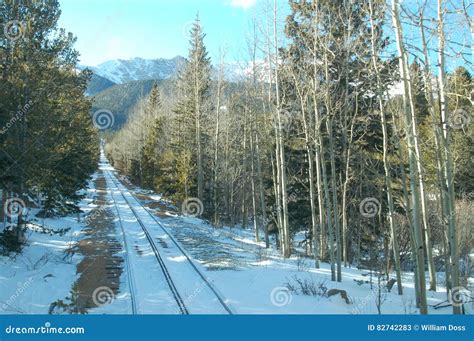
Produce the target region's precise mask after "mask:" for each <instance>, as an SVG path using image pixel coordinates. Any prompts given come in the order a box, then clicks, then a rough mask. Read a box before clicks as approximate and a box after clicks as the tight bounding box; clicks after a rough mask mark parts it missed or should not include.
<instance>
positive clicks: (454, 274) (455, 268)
mask: <svg viewBox="0 0 474 341" xmlns="http://www.w3.org/2000/svg"><path fill="white" fill-rule="evenodd" d="M437 4H438V6H437V7H438V22H437V26H438V92H439V105H440V116H441V122H442V127H443V136H442V137H443V139H442V145H443V156H444V163H445V168H444V171H445V179H446V189H447V193H446V201H447V206H448V208H449V215H448V216H447V219H448V241H449V244H448V245H449V255H450V258H449V260H450V264H449V266H450V268H451V271H450V272H451V273H450V275H451V283H450V284H451V288H454V287H459V285H460V281H459V256H458V246H457V243H458V241H457V233H456V211H455V205H454V204H455V203H454V200H455V195H454V177H453V169H452V165H453V161H452V155H451V152H450V148H449V139H450V134H449V128H450V127H449V126H448V122H449V119H450V117H449V112H448V101H447V96H446V91H445V88H446V61H445V44H446V36H445V32H444V10H445V9H444V6H443V0H438V2H437ZM451 288H450V289H451ZM453 313H454V314H461V307H460V306H459V305H457V304H453Z"/></svg>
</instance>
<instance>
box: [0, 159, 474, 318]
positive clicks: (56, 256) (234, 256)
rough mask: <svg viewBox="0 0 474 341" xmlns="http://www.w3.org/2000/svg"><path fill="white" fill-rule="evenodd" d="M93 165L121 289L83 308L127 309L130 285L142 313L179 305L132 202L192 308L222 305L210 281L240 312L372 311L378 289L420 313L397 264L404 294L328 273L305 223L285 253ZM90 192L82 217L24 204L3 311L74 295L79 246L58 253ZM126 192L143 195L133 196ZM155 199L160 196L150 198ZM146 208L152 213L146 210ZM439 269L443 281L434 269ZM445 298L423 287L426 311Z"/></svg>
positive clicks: (1, 295)
mask: <svg viewBox="0 0 474 341" xmlns="http://www.w3.org/2000/svg"><path fill="white" fill-rule="evenodd" d="M100 171H101V172H102V174H103V176H104V177H105V179H106V182H107V187H108V191H107V194H106V195H105V198H106V201H107V204H106V205H105V208H106V209H108V210H109V211H110V212H111V213H112V214H113V215H114V218H113V221H114V226H115V230H113V233H111V234H112V237H113V238H115V239H116V240H117V241H118V242H119V243H120V244H121V245H122V249H121V251H120V252H118V254H117V256H119V257H121V258H122V259H123V260H124V262H123V272H122V273H121V275H120V286H119V290H118V292H116V293H115V294H113V299H112V300H111V301H110V302H108V303H109V304H104V305H100V306H99V307H97V308H91V309H89V310H88V313H90V314H130V313H132V294H133V293H134V294H135V295H134V296H133V298H134V302H135V306H136V310H137V313H139V314H179V313H180V311H179V308H178V306H177V304H176V301H175V299H174V298H173V295H172V294H171V291H170V289H169V285H168V284H167V281H166V279H165V276H164V274H163V272H162V270H161V269H160V267H159V266H158V263H157V260H156V256H155V253H154V252H153V249H152V247H151V245H150V242H149V241H148V239H147V237H146V234H145V233H144V231H143V229H142V227H141V226H140V224H139V223H138V221H137V218H136V216H135V215H134V211H135V213H136V215H137V216H138V217H139V219H140V220H141V221H142V222H143V224H144V226H145V227H146V230H147V231H148V233H149V235H150V236H151V238H152V240H153V241H154V245H155V247H156V248H157V250H158V251H159V253H160V255H161V258H162V260H163V262H164V264H165V265H166V267H167V269H168V271H169V275H170V277H171V278H172V279H173V281H174V283H175V286H176V289H177V291H178V293H179V294H180V296H181V298H182V300H183V302H184V304H185V305H186V307H187V309H188V310H189V313H191V314H210V313H212V314H226V313H227V312H226V311H225V310H224V308H223V306H222V305H221V304H220V303H219V302H218V299H217V297H216V295H215V294H214V292H213V290H214V291H215V292H217V293H218V294H219V295H220V296H221V297H222V298H223V300H224V301H225V303H226V304H227V305H228V306H229V308H230V309H231V311H232V312H233V313H237V314H376V313H378V310H377V305H376V302H377V299H378V297H379V294H380V296H381V297H382V305H381V312H382V313H383V314H416V313H418V309H417V308H416V305H415V291H414V287H413V286H414V285H413V274H411V273H404V274H403V288H404V295H403V296H399V295H397V293H396V291H397V290H396V284H395V285H394V287H393V288H392V292H387V290H386V288H385V287H384V286H380V287H379V285H378V284H377V282H378V281H377V276H376V274H374V273H371V272H370V271H369V270H366V269H357V268H354V267H352V268H351V267H343V269H342V278H343V280H342V282H340V283H338V282H332V281H331V270H330V266H329V264H327V263H322V264H321V267H320V268H319V269H316V268H314V263H313V261H312V260H311V259H310V258H307V257H305V256H304V255H303V250H302V249H301V248H299V247H298V244H299V242H301V240H303V239H304V234H303V233H299V234H297V235H296V236H295V238H294V243H295V248H296V250H297V251H298V253H299V254H298V255H295V256H292V257H291V258H289V259H284V258H282V257H281V256H280V254H279V251H278V250H276V249H274V248H270V249H265V245H264V243H262V242H256V241H255V239H254V231H253V230H252V229H242V228H240V227H239V228H237V227H234V228H231V227H222V228H214V227H213V226H211V225H209V224H208V223H207V222H206V221H204V220H201V219H199V218H191V217H183V216H181V215H179V214H178V213H177V212H176V211H175V210H173V206H172V205H170V204H169V202H168V201H166V200H164V199H163V198H162V196H161V195H159V194H155V193H151V192H150V191H142V190H140V188H133V189H132V190H130V189H128V188H127V187H125V186H124V185H122V184H121V183H119V182H118V181H117V180H116V175H115V174H116V172H115V170H114V169H113V168H112V167H111V166H110V165H109V164H108V163H107V161H106V160H105V159H104V158H103V156H102V160H101V164H100ZM97 176H98V174H95V175H94V178H96V177H97ZM96 192H97V191H96V189H95V188H94V182H93V181H91V182H90V184H89V187H88V189H87V190H85V191H84V193H85V194H86V197H85V198H84V200H82V201H81V202H80V203H79V206H80V208H81V209H82V210H83V213H81V214H80V215H79V221H78V216H76V215H72V216H68V217H63V218H54V219H44V220H42V219H39V218H33V217H34V213H36V211H34V210H32V211H31V212H30V214H29V218H30V224H28V232H27V245H26V246H25V247H24V249H23V252H22V253H20V254H18V255H16V256H15V257H6V256H0V265H1V266H0V314H10V313H21V314H40V313H42V314H45V313H48V311H49V307H50V304H51V303H52V302H55V301H57V300H64V299H65V298H66V297H68V296H70V295H71V288H72V287H73V285H74V283H75V282H76V280H77V279H78V276H79V275H78V271H77V268H76V267H77V265H78V264H79V263H80V261H81V259H82V256H80V255H78V254H75V253H73V254H71V255H72V256H71V257H70V258H68V257H65V255H67V254H68V253H67V251H69V250H71V249H72V247H74V246H75V245H76V243H77V242H78V241H80V240H82V239H84V234H85V232H84V228H85V227H86V223H85V220H86V219H85V218H86V216H87V214H89V213H90V212H91V211H92V210H93V209H94V208H97V205H96V204H94V201H93V198H94V197H95V194H96ZM122 194H123V195H122ZM133 194H140V196H138V197H139V198H145V199H143V200H140V201H139V200H138V199H137V197H136V196H134V195H133ZM158 201H159V202H161V203H162V204H163V205H152V207H157V208H154V209H151V208H148V207H147V205H148V204H151V203H156V202H158ZM114 202H115V204H114ZM129 204H130V205H131V207H132V208H133V210H132V208H131V207H130V206H129ZM142 205H144V206H142ZM165 208H166V209H165ZM147 211H148V212H150V213H156V214H157V215H155V218H153V217H152V216H151V215H150V214H149V213H148V212H147ZM157 222H159V224H158V223H157ZM41 226H45V227H47V228H50V229H55V230H57V229H61V228H70V230H68V231H67V233H65V234H63V235H60V234H49V233H44V231H42V228H41ZM122 227H123V231H122ZM261 235H263V231H262V233H261ZM272 238H273V237H272ZM272 244H273V243H272ZM188 258H189V259H190V260H191V262H192V263H190V261H189V260H188ZM193 265H194V267H196V269H197V270H198V271H200V273H201V275H202V276H203V277H200V275H199V274H198V273H197V272H196V269H194V267H193ZM391 277H393V274H392V276H391ZM203 278H205V279H206V280H207V281H208V282H209V284H207V283H206V281H204V280H203ZM439 279H440V283H443V277H442V274H441V273H440V274H439ZM371 281H372V285H371V284H370V282H371ZM469 282H470V283H471V285H472V283H473V282H474V281H473V279H472V278H470V279H469ZM298 283H300V284H298ZM300 285H303V286H304V285H306V289H308V290H313V292H314V295H308V294H304V293H303V292H302V290H301V289H302V287H301V286H300ZM379 288H380V292H379ZM98 289H100V288H98ZM331 289H340V290H345V291H346V293H347V296H348V301H349V303H347V302H346V300H345V299H343V297H342V296H341V295H334V296H331V297H328V295H327V294H326V293H327V292H328V291H329V290H331ZM444 301H446V290H445V288H439V289H438V291H437V292H432V291H428V304H429V305H430V308H429V313H430V314H449V313H451V311H452V309H451V307H445V308H441V309H434V307H433V306H434V305H436V304H439V303H441V302H444ZM465 309H466V312H467V313H472V311H474V307H473V303H472V302H471V303H468V304H465Z"/></svg>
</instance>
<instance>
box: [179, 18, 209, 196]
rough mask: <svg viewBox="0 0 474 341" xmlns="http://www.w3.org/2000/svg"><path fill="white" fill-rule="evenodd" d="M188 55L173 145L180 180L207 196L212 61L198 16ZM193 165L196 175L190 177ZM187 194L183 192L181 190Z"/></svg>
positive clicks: (196, 193) (192, 192) (191, 192)
mask: <svg viewBox="0 0 474 341" xmlns="http://www.w3.org/2000/svg"><path fill="white" fill-rule="evenodd" d="M190 34H191V38H190V41H189V43H190V50H189V56H188V59H187V61H186V64H185V66H184V68H183V69H182V70H181V72H180V74H179V81H178V88H179V93H180V97H179V100H178V104H177V106H176V108H175V110H174V112H175V114H176V119H175V129H174V131H175V136H174V142H173V144H174V145H173V147H174V150H175V152H176V154H177V155H176V157H177V160H179V162H178V164H180V165H181V167H180V168H179V169H180V170H181V171H182V172H183V174H178V178H179V179H181V183H182V184H183V185H184V184H185V185H184V187H185V188H186V193H187V194H186V195H193V196H196V197H197V198H198V199H200V200H201V201H204V200H205V197H204V190H205V188H204V186H205V182H206V179H205V175H207V174H210V172H208V171H207V170H206V165H207V164H208V163H207V159H208V155H207V154H208V150H207V149H206V145H207V142H208V140H209V136H208V131H209V130H208V129H207V127H208V125H209V114H210V112H211V109H212V108H211V102H210V89H211V87H210V85H211V78H210V73H211V61H210V58H209V57H208V53H207V49H206V47H205V45H204V38H205V34H204V32H203V29H202V26H201V22H200V20H199V17H198V16H197V17H196V21H195V22H194V25H193V27H192V29H191V32H190ZM191 169H193V170H195V174H194V172H193V174H194V175H195V176H193V177H192V178H190V177H189V173H190V171H191ZM181 194H182V195H184V193H181Z"/></svg>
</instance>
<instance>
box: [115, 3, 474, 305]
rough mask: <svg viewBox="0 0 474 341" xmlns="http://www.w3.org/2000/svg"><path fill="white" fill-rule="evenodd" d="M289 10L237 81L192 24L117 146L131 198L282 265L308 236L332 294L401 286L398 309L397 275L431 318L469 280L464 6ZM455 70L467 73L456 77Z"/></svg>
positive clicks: (272, 17)
mask: <svg viewBox="0 0 474 341" xmlns="http://www.w3.org/2000/svg"><path fill="white" fill-rule="evenodd" d="M289 7H290V13H289V15H286V16H284V17H282V12H281V9H280V8H279V3H278V2H277V1H273V2H271V1H267V2H262V4H261V9H260V11H261V13H259V15H258V18H259V19H258V22H257V21H255V22H253V23H252V24H251V27H250V34H249V35H248V36H249V38H248V40H247V50H246V54H247V57H246V63H245V67H242V69H244V70H245V71H244V72H243V74H242V77H241V79H239V80H238V81H235V80H234V81H230V80H228V79H227V78H226V75H225V69H226V65H225V54H224V53H222V54H221V56H220V58H219V60H218V61H217V63H216V66H213V65H212V64H211V60H210V58H209V56H208V52H207V49H206V46H205V42H204V40H205V33H204V30H203V25H202V24H201V21H200V20H199V18H197V19H196V21H195V23H194V26H193V28H192V30H191V32H190V39H189V46H190V49H189V54H188V58H187V61H186V64H185V66H184V68H183V69H182V70H181V71H180V73H179V75H178V77H177V78H176V80H175V89H174V91H173V94H172V98H166V104H164V103H163V102H164V101H163V98H161V97H162V96H161V94H160V88H159V86H158V85H155V86H154V88H153V90H152V92H151V94H150V96H148V97H145V98H143V99H142V100H140V101H139V103H138V104H137V106H136V107H135V109H134V110H133V114H132V115H131V117H130V118H129V121H128V123H127V124H126V125H125V126H124V127H123V128H122V129H121V130H120V131H118V132H117V133H115V134H110V135H109V136H108V138H107V145H106V152H107V155H108V157H109V159H110V160H111V161H112V163H113V165H114V166H115V167H116V168H118V169H119V170H120V171H121V172H122V173H124V174H126V175H128V176H129V177H130V178H131V179H132V181H134V182H135V183H136V184H138V185H141V186H142V187H144V188H149V189H153V190H155V191H157V192H160V193H162V194H163V195H164V196H165V197H167V198H170V199H172V200H173V201H174V202H175V203H177V204H178V205H181V203H183V202H184V203H186V202H187V201H188V200H189V199H190V198H191V199H196V200H197V201H198V202H200V203H201V205H202V207H200V208H201V210H199V212H198V213H199V214H201V215H202V216H203V217H204V218H206V219H207V220H209V221H210V222H211V223H212V224H214V225H215V226H216V227H219V226H222V225H229V226H232V227H234V226H237V225H240V226H241V227H242V228H249V227H251V228H253V229H254V231H255V239H256V240H257V241H260V240H262V241H264V242H265V243H266V246H267V247H269V245H270V244H271V243H275V244H276V246H277V247H278V248H279V249H280V250H281V253H282V255H283V256H284V257H290V256H291V254H292V253H293V252H294V250H293V243H292V240H293V237H294V235H295V233H297V232H301V231H304V232H305V234H306V240H305V245H304V246H305V247H306V251H307V253H308V254H309V255H312V257H314V265H315V267H319V265H320V262H321V261H323V262H329V263H330V264H331V277H332V280H334V281H341V280H342V270H341V268H342V266H343V265H345V266H351V265H358V266H362V267H366V268H367V267H369V268H371V269H376V270H377V271H379V272H380V273H384V274H385V275H386V276H387V277H388V276H389V274H390V273H391V272H392V271H394V272H395V275H396V283H397V289H398V293H399V294H402V293H403V282H402V276H401V272H402V271H413V273H414V278H415V280H414V283H415V287H416V300H417V306H418V307H419V309H420V312H421V313H423V314H424V313H427V310H428V306H427V301H426V296H427V292H426V291H427V289H429V290H436V289H437V286H438V283H437V277H436V273H437V272H444V282H445V283H444V284H445V285H446V287H447V288H448V291H452V290H458V288H459V287H460V286H462V285H465V284H466V282H465V281H466V280H467V277H469V272H470V268H469V267H470V266H472V265H468V264H469V260H468V258H469V252H470V248H471V246H472V242H473V240H472V224H470V222H469V214H470V213H472V211H473V204H472V199H473V195H472V193H473V191H474V189H473V183H472V176H471V169H472V153H473V149H472V142H473V141H472V124H473V123H472V120H471V117H472V101H473V98H472V96H473V95H472V93H473V87H472V77H471V74H470V72H469V71H468V69H469V68H472V61H470V60H469V55H470V53H471V51H470V46H469V45H466V44H465V41H466V39H464V38H465V37H466V34H467V38H468V39H471V40H472V36H469V35H470V32H469V27H470V26H469V25H470V24H472V22H471V21H472V18H471V17H470V15H469V13H468V12H469V10H470V9H469V4H468V3H467V2H465V1H460V2H458V3H456V4H453V3H451V2H447V1H444V0H437V1H436V3H435V2H429V1H418V2H417V3H415V4H414V3H413V2H410V3H403V4H402V3H400V1H399V0H391V1H385V0H367V1H349V0H347V1H346V0H340V1H332V0H313V1H309V0H302V1H296V0H290V1H289ZM453 22H456V23H461V25H462V26H461V27H463V31H462V32H461V33H459V32H458V33H459V34H458V35H455V34H454V35H453V34H452V31H450V30H452V27H453V26H452V25H450V24H449V23H453ZM414 35H416V39H413V36H414ZM455 58H456V59H457V60H458V62H459V61H461V62H460V64H461V65H463V66H459V67H457V68H456V69H453V68H452V67H451V64H450V65H448V62H447V61H446V60H447V59H449V60H450V61H453V59H455ZM183 208H185V207H184V205H183ZM469 212H470V213H469ZM426 270H427V271H428V278H429V281H428V283H426V279H425V271H426ZM453 312H454V313H461V312H462V311H461V306H460V305H457V304H453Z"/></svg>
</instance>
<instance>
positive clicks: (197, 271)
mask: <svg viewBox="0 0 474 341" xmlns="http://www.w3.org/2000/svg"><path fill="white" fill-rule="evenodd" d="M109 179H110V180H111V181H112V182H113V183H114V185H115V187H116V188H117V190H118V191H119V192H120V194H121V196H122V197H123V199H124V200H125V202H126V203H127V205H128V206H129V208H130V210H131V211H132V213H133V215H134V216H135V218H136V220H137V221H138V223H139V224H140V226H141V228H142V230H143V232H144V233H145V235H146V238H147V240H148V242H149V243H150V245H151V246H152V248H153V251H154V252H155V255H156V256H157V259H159V263H160V267H161V269H162V270H163V273H164V274H165V277H166V279H167V282H168V284H169V286H170V289H171V288H172V292H173V295H174V296H175V299H176V301H177V303H178V302H179V303H178V306H179V308H180V311H181V313H183V314H188V313H189V312H188V309H187V308H186V306H185V304H184V302H183V300H182V298H181V296H180V294H179V292H178V290H177V289H176V285H175V283H174V282H173V279H172V278H171V275H170V273H169V271H168V269H167V267H166V265H165V263H164V261H163V259H162V257H161V255H160V253H159V250H158V247H157V246H156V243H155V241H154V240H153V238H152V236H151V234H150V232H149V230H148V229H147V227H146V226H145V224H144V223H143V222H142V220H141V219H140V217H139V215H138V213H137V211H136V210H135V208H134V207H133V205H132V203H131V202H130V200H129V198H127V197H126V196H125V195H124V193H123V190H122V189H120V186H123V185H121V184H120V182H119V181H118V180H117V179H116V178H115V176H114V175H112V174H109ZM129 194H130V195H129V196H130V197H131V198H132V199H133V203H134V204H136V205H138V206H140V207H141V208H142V209H143V210H144V211H145V212H146V213H147V214H148V216H149V217H151V218H152V219H153V221H154V222H155V223H156V225H157V226H158V227H159V228H160V229H161V230H162V231H163V232H164V233H165V234H166V235H167V236H168V237H169V239H170V240H171V241H172V243H173V244H174V245H175V246H176V249H177V250H179V252H180V253H181V256H183V257H184V258H185V260H186V262H187V264H189V266H190V267H191V268H192V271H193V272H194V273H195V274H196V275H197V276H198V278H199V279H200V280H201V281H202V283H203V284H204V285H205V286H206V287H207V288H208V289H209V290H210V292H212V295H213V296H214V297H215V298H216V299H217V301H218V302H219V305H220V306H221V307H222V309H224V310H225V312H226V313H228V314H233V311H232V309H231V308H230V307H229V305H228V304H227V303H226V302H225V299H224V297H223V295H222V294H221V293H220V292H219V291H218V290H217V288H215V287H214V286H213V284H212V283H211V282H210V281H209V279H208V278H207V277H206V276H205V275H204V274H203V273H202V271H201V270H200V269H199V268H198V267H197V266H196V264H194V262H193V260H192V259H191V257H190V256H189V255H188V254H187V252H186V251H185V250H184V249H183V248H182V247H181V245H180V244H179V243H178V242H177V240H176V239H175V238H174V237H173V236H172V235H171V233H169V232H168V231H167V229H166V228H165V227H164V226H163V225H162V224H161V223H160V222H159V220H158V218H157V217H156V216H155V215H153V214H152V213H151V212H150V211H149V210H148V209H147V208H146V207H145V206H144V205H143V204H142V203H141V202H140V201H139V200H138V199H137V198H135V197H134V196H133V195H132V194H131V193H129ZM119 218H120V217H119Z"/></svg>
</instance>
